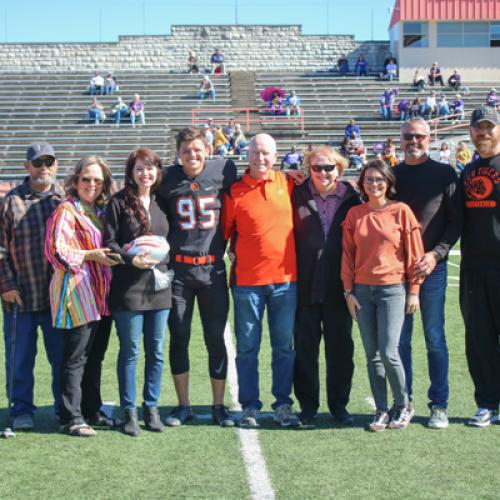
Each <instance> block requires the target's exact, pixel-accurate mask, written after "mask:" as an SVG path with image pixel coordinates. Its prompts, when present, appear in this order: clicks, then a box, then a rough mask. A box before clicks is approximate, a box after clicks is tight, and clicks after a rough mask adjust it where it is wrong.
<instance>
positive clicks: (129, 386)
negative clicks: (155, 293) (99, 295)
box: [112, 309, 170, 410]
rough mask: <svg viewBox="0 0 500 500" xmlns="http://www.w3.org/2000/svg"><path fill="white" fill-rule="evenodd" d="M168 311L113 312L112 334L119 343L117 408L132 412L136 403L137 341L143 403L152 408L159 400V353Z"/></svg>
mask: <svg viewBox="0 0 500 500" xmlns="http://www.w3.org/2000/svg"><path fill="white" fill-rule="evenodd" d="M169 312H170V309H158V310H154V311H114V312H113V313H112V316H113V319H114V320H115V325H116V331H117V333H118V339H119V341H120V350H119V352H118V363H117V370H118V386H119V392H120V407H121V408H122V409H123V410H129V409H134V408H135V406H136V404H135V400H136V388H135V382H136V368H137V359H138V358H139V349H140V344H141V338H143V343H144V354H145V367H144V387H143V399H144V404H145V405H146V406H149V407H153V406H156V405H157V404H158V399H159V398H160V389H161V375H162V370H163V350H164V345H165V333H166V328H167V319H168V313H169Z"/></svg>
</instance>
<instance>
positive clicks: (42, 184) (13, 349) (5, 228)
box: [0, 141, 63, 430]
mask: <svg viewBox="0 0 500 500" xmlns="http://www.w3.org/2000/svg"><path fill="white" fill-rule="evenodd" d="M24 168H25V169H26V172H27V173H28V176H27V177H26V178H25V179H24V181H23V182H22V184H20V185H19V186H17V187H15V188H14V189H12V190H11V191H9V192H8V193H7V195H6V196H5V198H4V199H3V200H2V203H1V206H0V247H2V248H3V249H4V250H5V254H4V256H3V258H2V259H0V297H1V300H2V307H3V319H4V325H3V326H4V338H5V356H6V360H7V362H6V371H7V377H6V380H7V393H8V394H9V396H10V397H9V400H10V403H11V408H10V412H11V413H10V414H11V418H12V426H13V428H14V430H31V429H33V427H34V422H33V414H34V412H35V409H36V406H35V405H34V403H33V387H34V376H33V369H34V365H35V356H36V351H37V347H36V345H37V332H38V327H41V329H42V332H43V340H44V344H45V350H46V352H47V357H48V359H49V362H50V364H51V368H52V392H53V395H54V401H55V403H54V406H55V411H56V413H57V412H58V408H59V401H60V392H59V365H60V361H61V358H62V350H63V342H62V340H63V339H62V337H61V336H60V334H57V333H56V331H55V329H54V328H52V326H51V317H50V309H49V281H50V266H49V264H48V262H47V260H46V259H45V253H44V243H45V225H46V221H47V219H48V217H49V215H50V214H51V213H52V211H53V210H54V208H55V207H56V206H57V205H58V204H59V203H60V202H61V201H62V199H63V192H62V190H60V188H57V187H56V185H55V174H56V170H57V159H56V156H55V153H54V149H53V147H52V146H51V145H50V144H49V143H48V142H45V141H37V142H34V143H33V144H31V145H30V146H29V147H28V149H27V151H26V161H25V162H24Z"/></svg>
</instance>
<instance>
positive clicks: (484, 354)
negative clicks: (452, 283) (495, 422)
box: [460, 269, 500, 410]
mask: <svg viewBox="0 0 500 500" xmlns="http://www.w3.org/2000/svg"><path fill="white" fill-rule="evenodd" d="M460 309H461V310H462V316H463V318H464V323H465V354H466V356H467V363H468V365H469V372H470V374H471V377H472V381H473V382H474V398H475V400H476V404H477V406H478V407H480V408H489V409H491V410H496V409H498V405H499V404H500V271H498V270H497V271H495V270H488V271H478V270H473V271H472V270H466V269H462V270H461V272H460Z"/></svg>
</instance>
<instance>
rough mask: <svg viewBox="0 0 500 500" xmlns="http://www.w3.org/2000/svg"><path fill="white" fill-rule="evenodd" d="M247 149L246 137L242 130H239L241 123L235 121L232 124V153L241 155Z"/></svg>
mask: <svg viewBox="0 0 500 500" xmlns="http://www.w3.org/2000/svg"><path fill="white" fill-rule="evenodd" d="M247 149H248V141H247V138H246V137H245V134H244V133H243V130H241V125H240V124H239V123H236V124H235V125H234V154H236V155H241V154H243V153H246V151H247Z"/></svg>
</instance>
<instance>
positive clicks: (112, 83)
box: [104, 73, 118, 95]
mask: <svg viewBox="0 0 500 500" xmlns="http://www.w3.org/2000/svg"><path fill="white" fill-rule="evenodd" d="M117 90H118V85H117V84H116V79H115V77H114V76H113V75H112V74H111V73H108V76H107V77H106V86H105V87H104V93H105V94H107V95H112V94H113V93H114V92H116V91H117Z"/></svg>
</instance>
